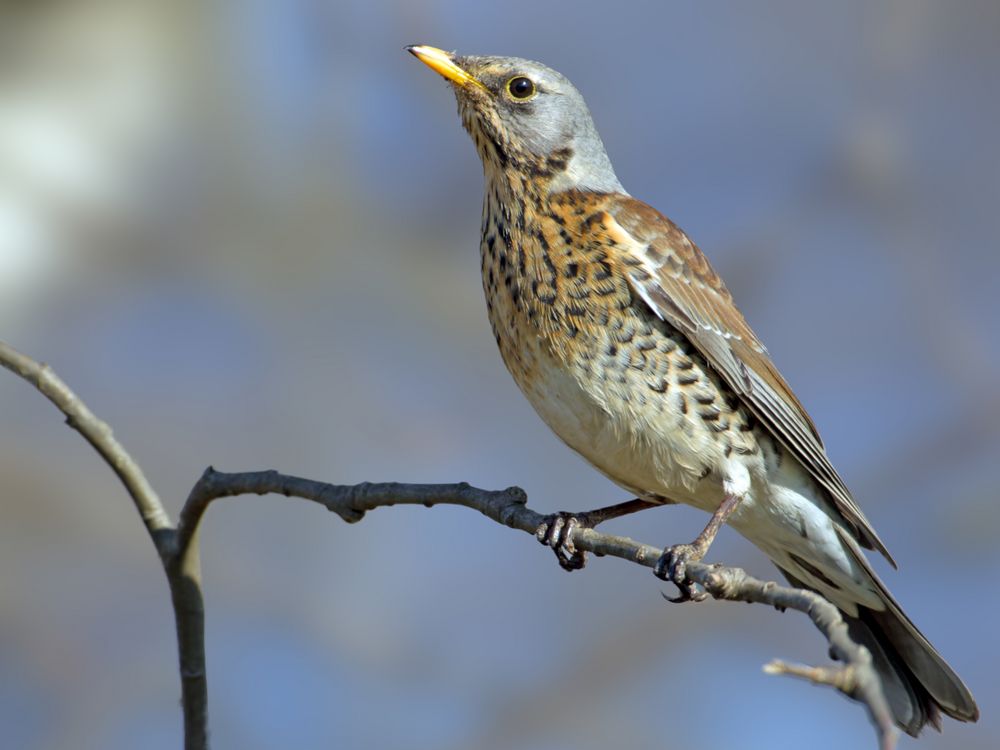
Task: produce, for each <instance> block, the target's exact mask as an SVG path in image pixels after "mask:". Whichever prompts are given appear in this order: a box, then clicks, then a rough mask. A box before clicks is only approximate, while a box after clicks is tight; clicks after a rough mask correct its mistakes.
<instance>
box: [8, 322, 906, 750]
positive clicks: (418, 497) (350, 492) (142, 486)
mask: <svg viewBox="0 0 1000 750" xmlns="http://www.w3.org/2000/svg"><path fill="white" fill-rule="evenodd" d="M0 364H2V365H3V366H4V367H6V368H7V369H9V370H11V371H12V372H14V373H15V374H17V375H19V376H21V377H22V378H24V379H25V380H27V381H28V382H30V383H31V384H32V385H34V386H35V387H36V388H38V390H40V391H41V392H42V393H43V394H44V395H45V396H46V397H47V398H48V399H49V400H50V401H52V403H53V404H55V405H56V407H57V408H58V409H59V410H60V411H62V412H63V413H64V414H65V415H66V417H67V422H68V423H69V424H70V426H71V427H73V428H74V429H76V430H77V431H78V432H80V433H81V434H82V435H83V436H84V437H85V438H86V439H87V441H88V442H90V443H91V445H93V446H94V448H95V449H96V450H97V452H98V453H99V454H100V455H101V457H102V458H104V460H105V461H107V463H108V464H109V465H111V467H112V469H114V471H115V473H116V474H117V475H118V477H119V478H120V479H121V481H122V483H123V484H124V485H125V487H126V489H127V490H128V492H129V495H130V496H131V497H132V499H133V502H134V503H135V505H136V508H137V509H138V510H139V513H140V515H141V516H142V518H143V521H144V522H145V523H146V527H147V529H148V530H149V533H150V535H151V536H152V538H153V542H154V544H155V545H156V549H157V551H158V552H159V554H160V558H161V560H162V561H163V567H164V570H165V572H166V574H167V579H168V581H169V583H170V591H171V596H172V599H173V605H174V613H175V621H176V627H177V643H178V652H179V659H180V671H181V686H182V704H183V711H184V744H185V748H186V749H187V750H205V749H206V748H207V747H208V689H207V675H206V670H205V636H204V601H203V597H202V591H201V570H200V562H199V554H198V530H199V528H200V524H201V520H202V518H203V517H204V514H205V511H206V510H207V509H208V506H209V505H210V504H211V503H212V501H214V500H216V499H219V498H222V497H234V496H237V495H245V494H256V495H265V494H280V495H285V496H286V497H298V498H303V499H306V500H311V501H313V502H317V503H319V504H321V505H323V506H324V507H326V508H327V509H328V510H330V511H332V512H334V513H336V514H337V515H338V516H340V518H341V519H343V520H344V521H345V522H347V523H356V522H357V521H360V520H361V519H362V518H364V515H365V513H367V512H368V511H371V510H375V509H376V508H383V507H389V506H393V505H424V506H426V507H432V506H434V505H439V504H441V505H461V506H464V507H466V508H471V509H473V510H476V511H479V512H480V513H481V514H482V515H484V516H486V517H487V518H489V519H491V520H493V521H496V522H497V523H500V524H503V525H504V526H509V527H511V528H514V529H520V530H521V531H524V532H527V533H529V534H532V535H534V534H535V531H536V530H537V529H538V527H539V525H540V524H541V523H542V522H543V521H545V520H546V519H547V517H546V516H544V515H542V514H540V513H538V512H536V511H534V510H531V509H530V508H529V507H527V504H526V503H527V497H526V495H525V493H524V490H522V489H520V488H519V487H508V488H507V489H505V490H496V491H494V490H483V489H479V488H476V487H472V486H470V485H469V484H467V483H465V482H461V483H458V484H401V483H378V484H373V483H367V482H365V483H362V484H357V485H334V484H328V483H325V482H317V481H314V480H311V479H304V478H302V477H295V476H290V475H286V474H279V473H278V472H276V471H255V472H241V473H232V474H230V473H225V472H220V471H216V470H215V469H213V468H212V467H209V468H208V469H206V470H205V472H204V473H203V474H202V476H201V477H200V478H199V479H198V481H197V482H196V483H195V485H194V487H193V488H192V490H191V493H190V494H189V496H188V498H187V501H186V502H185V504H184V507H183V509H182V510H181V514H180V520H179V522H178V524H177V526H176V527H175V526H173V525H172V523H171V521H170V518H169V516H168V515H167V513H166V511H165V510H164V508H163V505H162V503H161V502H160V500H159V498H158V497H157V495H156V493H155V492H154V491H153V489H152V487H151V486H150V485H149V483H148V482H147V481H146V478H145V477H144V475H143V473H142V471H141V469H140V468H139V466H138V464H137V463H136V462H135V461H134V460H133V459H132V458H131V457H130V456H129V455H128V453H127V452H126V451H125V449H124V447H123V446H122V445H121V444H120V443H118V441H117V440H115V438H114V436H113V435H112V433H111V430H110V428H109V427H108V426H107V425H106V424H104V423H103V422H101V421H100V420H99V419H98V418H97V417H96V416H95V415H94V414H93V413H92V412H91V411H90V410H89V409H88V408H87V407H86V406H85V405H84V404H83V402H82V401H81V400H80V399H79V398H78V397H77V396H76V395H75V394H74V393H73V392H72V391H71V390H70V389H69V387H68V386H66V384H65V383H63V381H62V380H60V379H59V378H58V377H57V376H56V375H55V373H53V372H52V371H51V369H50V368H48V367H47V366H45V365H40V364H39V363H37V362H35V361H34V360H32V359H31V358H30V357H26V356H25V355H23V354H20V353H18V352H17V351H15V350H14V349H13V348H11V347H10V346H7V345H6V344H4V343H3V342H0ZM573 542H574V544H575V546H576V548H577V549H579V550H581V551H585V552H592V553H594V554H596V555H601V556H608V557H618V558H621V559H623V560H628V561H629V562H633V563H636V564H638V565H642V566H645V567H648V568H652V567H654V566H655V564H656V561H657V559H658V558H659V557H660V554H661V553H662V548H660V547H653V546H650V545H648V544H641V543H639V542H636V541H634V540H632V539H629V538H627V537H622V536H615V535H612V534H604V533H601V532H598V531H596V530H594V529H578V530H577V531H576V533H575V535H574V537H573ZM687 575H688V577H689V578H690V579H691V580H693V581H695V582H696V583H698V584H700V585H701V586H703V587H704V589H705V590H706V592H708V594H709V595H710V596H712V597H713V598H715V599H720V600H727V601H744V602H754V603H758V604H767V605H770V606H772V607H775V608H777V609H779V610H785V609H794V610H798V611H800V612H803V613H805V614H807V615H808V616H809V618H810V619H811V620H812V622H813V624H814V625H815V626H816V628H817V629H819V631H820V632H821V633H822V634H823V636H824V637H825V638H826V639H827V641H828V642H829V644H830V649H831V652H832V653H833V655H834V656H836V657H837V659H838V660H839V661H840V662H842V665H837V666H831V667H806V666H801V665H790V664H786V663H784V662H780V661H774V662H771V663H770V664H768V665H767V666H766V667H765V670H766V671H768V672H769V673H772V674H790V675H794V676H799V677H805V678H806V679H809V680H810V681H812V682H814V683H817V684H823V685H827V686H830V687H833V688H835V689H837V690H839V691H840V692H841V693H843V694H845V695H847V696H848V697H850V698H853V699H854V700H857V701H859V702H861V703H863V704H864V705H865V707H866V709H867V711H868V715H869V718H870V719H871V721H872V723H873V724H874V725H875V729H876V732H877V734H878V741H879V747H880V749H881V750H891V748H893V747H894V746H895V742H896V737H897V732H896V729H895V727H894V725H893V721H892V714H891V712H890V711H889V707H888V704H887V703H886V700H885V696H884V695H883V692H882V686H881V682H880V681H879V679H878V676H877V674H876V673H875V670H874V668H873V667H872V662H871V655H870V654H869V653H868V651H867V649H865V648H864V647H863V646H861V645H859V644H857V643H855V642H853V641H852V640H851V638H850V636H849V635H848V632H847V626H846V624H845V623H844V621H843V618H841V616H840V612H839V611H838V610H837V608H836V607H835V606H834V605H833V604H831V603H830V602H828V601H827V600H826V599H824V598H823V597H821V596H820V595H818V594H816V593H814V592H811V591H806V590H803V589H795V588H791V587H788V586H779V585H778V584H776V583H773V582H764V581H760V580H758V579H756V578H753V577H751V576H749V575H748V574H747V573H746V572H745V571H743V570H741V569H740V568H732V567H724V566H721V565H706V564H703V563H689V564H688V565H687Z"/></svg>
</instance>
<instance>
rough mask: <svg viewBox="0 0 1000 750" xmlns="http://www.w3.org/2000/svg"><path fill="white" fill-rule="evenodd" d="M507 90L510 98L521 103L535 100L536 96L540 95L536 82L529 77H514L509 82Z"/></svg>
mask: <svg viewBox="0 0 1000 750" xmlns="http://www.w3.org/2000/svg"><path fill="white" fill-rule="evenodd" d="M505 88H506V89H507V93H508V94H509V95H510V98H511V99H514V100H515V101H519V102H525V101H527V100H528V99H534V98H535V95H536V94H538V89H537V88H536V87H535V82H534V81H532V80H531V79H530V78H528V77H527V76H514V77H513V78H511V79H510V80H509V81H507V86H506V87H505Z"/></svg>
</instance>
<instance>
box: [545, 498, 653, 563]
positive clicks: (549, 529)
mask: <svg viewBox="0 0 1000 750" xmlns="http://www.w3.org/2000/svg"><path fill="white" fill-rule="evenodd" d="M667 502H668V501H667ZM663 504H665V503H651V502H647V501H646V500H639V499H638V498H636V499H635V500H628V501H626V502H624V503H618V504H617V505H609V506H607V507H606V508H597V509H596V510H588V511H587V512H586V513H553V514H552V515H551V516H546V517H545V520H544V521H542V523H541V524H540V525H539V526H538V529H537V530H536V531H535V538H536V539H538V541H539V542H541V543H542V544H544V545H545V546H546V547H551V548H552V551H553V552H555V553H556V559H557V560H558V561H559V565H560V567H562V569H563V570H568V571H573V570H580V569H581V568H582V567H583V566H584V565H586V563H587V560H586V556H585V554H584V553H583V552H580V551H579V550H578V549H577V548H576V546H575V545H574V544H573V534H574V533H575V532H576V530H577V529H594V528H597V525H598V524H602V523H604V522H605V521H610V520H611V519H612V518H621V517H622V516H627V515H629V514H630V513H637V512H638V511H640V510H646V509H647V508H653V507H656V506H657V505H663Z"/></svg>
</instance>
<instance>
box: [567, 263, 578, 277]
mask: <svg viewBox="0 0 1000 750" xmlns="http://www.w3.org/2000/svg"><path fill="white" fill-rule="evenodd" d="M578 273H580V264H579V263H567V264H566V271H565V274H566V278H568V279H572V278H573V277H574V276H576V275H577V274H578Z"/></svg>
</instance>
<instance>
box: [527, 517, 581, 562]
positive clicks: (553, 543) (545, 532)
mask: <svg viewBox="0 0 1000 750" xmlns="http://www.w3.org/2000/svg"><path fill="white" fill-rule="evenodd" d="M585 515H586V514H580V515H573V514H571V513H553V514H552V515H551V516H546V517H545V520H544V521H542V523H541V524H539V526H538V529H537V530H536V531H535V538H536V539H537V540H538V541H539V542H541V543H542V544H544V545H545V546H546V547H551V548H552V551H553V552H555V553H556V559H557V560H558V561H559V567H561V568H562V569H563V570H566V571H569V572H572V571H574V570H580V569H581V568H583V566H584V565H586V564H587V558H586V555H585V553H583V552H581V551H580V550H578V549H577V548H576V546H575V545H574V544H573V534H574V533H575V532H576V530H577V529H579V528H582V527H583V528H589V526H588V525H587V524H586V522H585V521H581V520H580V519H581V516H585Z"/></svg>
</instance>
